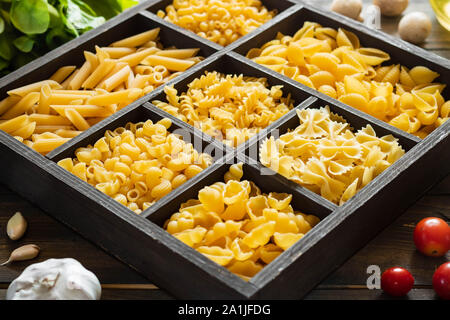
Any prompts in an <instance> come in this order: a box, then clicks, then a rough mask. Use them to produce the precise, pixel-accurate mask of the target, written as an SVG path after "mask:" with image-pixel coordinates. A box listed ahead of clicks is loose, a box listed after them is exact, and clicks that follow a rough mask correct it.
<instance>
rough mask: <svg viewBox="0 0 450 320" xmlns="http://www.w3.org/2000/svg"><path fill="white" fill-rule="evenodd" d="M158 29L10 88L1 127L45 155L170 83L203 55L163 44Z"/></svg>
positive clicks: (3, 103) (0, 106)
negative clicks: (34, 80)
mask: <svg viewBox="0 0 450 320" xmlns="http://www.w3.org/2000/svg"><path fill="white" fill-rule="evenodd" d="M158 34H159V28H155V29H151V30H149V31H145V32H143V33H140V34H137V35H134V36H131V37H128V38H125V39H122V40H119V41H116V42H114V43H112V44H111V45H110V46H109V47H98V46H96V53H95V54H94V53H92V52H88V51H85V52H84V56H85V59H86V61H85V62H84V63H83V65H82V66H81V67H80V68H76V67H75V66H64V67H61V68H59V69H58V70H57V71H56V72H55V73H54V74H53V75H52V76H51V77H50V79H49V80H44V81H39V82H36V83H32V84H29V85H26V86H23V87H21V88H17V89H14V90H10V91H8V95H9V96H8V97H7V98H5V99H3V100H2V101H0V130H3V131H5V132H6V133H9V134H11V135H13V136H14V137H15V138H16V139H18V140H19V141H22V142H24V143H25V144H26V145H27V146H29V147H31V148H33V149H34V150H36V151H37V152H40V153H42V154H47V153H48V152H50V151H52V150H53V149H54V148H56V147H58V146H60V145H62V144H63V143H65V142H66V141H68V139H70V138H73V137H75V136H77V135H78V134H79V133H80V132H82V131H84V130H86V129H88V128H89V127H91V126H92V125H94V124H96V123H97V122H99V121H101V120H102V119H104V118H106V117H108V116H110V115H111V114H113V113H114V112H116V111H118V110H120V109H122V108H124V107H125V106H127V105H128V104H130V103H131V102H133V101H135V100H137V99H138V98H140V97H142V96H144V95H145V94H147V93H149V92H150V91H152V90H153V89H154V88H156V87H158V86H160V85H162V84H164V83H166V82H167V81H169V80H170V79H172V78H173V77H175V76H177V75H179V74H180V72H182V71H184V70H186V69H188V68H190V67H191V66H193V65H194V64H196V63H197V62H199V61H201V60H202V59H203V58H202V57H200V56H197V53H198V50H199V49H195V48H193V49H176V48H174V47H169V48H165V49H164V48H163V46H162V44H161V43H160V42H159V40H158Z"/></svg>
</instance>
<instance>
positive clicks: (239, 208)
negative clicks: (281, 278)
mask: <svg viewBox="0 0 450 320" xmlns="http://www.w3.org/2000/svg"><path fill="white" fill-rule="evenodd" d="M242 176H243V169H242V163H239V164H234V165H232V166H230V169H229V171H228V172H227V173H226V174H225V183H223V182H216V183H214V184H213V185H211V186H207V187H204V188H203V189H201V190H200V191H199V193H198V199H191V200H188V201H187V202H185V203H183V204H182V205H181V207H180V209H179V211H178V212H177V213H175V214H173V215H172V216H171V217H170V218H169V219H168V220H167V221H166V223H165V225H164V228H165V229H166V230H167V231H168V232H169V233H170V234H172V235H173V236H174V237H176V238H177V239H179V240H180V241H182V242H184V243H185V244H187V245H188V246H190V247H192V248H195V249H196V250H197V251H199V252H200V253H202V254H204V255H205V256H206V257H208V258H210V259H211V260H212V261H214V262H216V263H217V264H219V265H221V266H224V267H226V268H227V269H228V270H230V271H231V272H233V273H235V274H237V275H238V276H240V277H241V278H243V279H244V280H246V281H248V280H250V278H251V277H253V276H254V275H255V274H256V273H258V272H259V271H260V270H261V269H262V268H263V267H264V266H265V265H267V264H269V263H270V262H272V261H273V260H274V259H275V258H276V257H278V256H279V255H280V254H281V253H282V252H283V251H285V250H287V249H288V248H289V247H291V246H292V245H293V244H294V243H296V242H297V241H298V240H300V239H301V238H302V237H303V236H304V235H305V233H307V232H308V231H309V230H310V229H311V228H312V227H314V226H315V225H316V224H317V223H318V222H319V218H317V217H316V216H313V215H307V214H304V213H302V212H300V211H296V210H294V209H293V208H292V206H291V205H290V202H291V200H292V195H291V194H287V193H276V192H270V193H269V194H265V193H262V192H261V190H260V189H259V188H258V187H257V186H256V185H255V184H254V183H253V182H251V181H247V180H243V181H240V180H241V178H242Z"/></svg>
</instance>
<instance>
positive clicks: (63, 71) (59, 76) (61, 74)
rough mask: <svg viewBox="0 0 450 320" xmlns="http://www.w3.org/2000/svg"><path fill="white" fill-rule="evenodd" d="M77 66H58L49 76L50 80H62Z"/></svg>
mask: <svg viewBox="0 0 450 320" xmlns="http://www.w3.org/2000/svg"><path fill="white" fill-rule="evenodd" d="M76 68H77V67H76V66H65V67H61V68H59V69H58V70H57V71H56V72H55V73H54V74H53V75H52V76H51V77H50V80H53V81H56V82H58V83H61V82H63V81H64V80H65V79H66V78H67V77H68V76H69V75H70V74H71V73H72V72H73V71H74V70H75V69H76Z"/></svg>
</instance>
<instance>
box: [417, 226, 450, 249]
mask: <svg viewBox="0 0 450 320" xmlns="http://www.w3.org/2000/svg"><path fill="white" fill-rule="evenodd" d="M413 238H414V243H415V245H416V248H417V250H419V251H420V252H422V253H423V254H425V255H427V256H430V257H442V256H443V255H445V253H446V252H447V251H448V250H449V249H450V226H449V225H448V224H447V222H445V221H444V220H442V219H440V218H434V217H430V218H425V219H423V220H421V221H420V222H419V223H418V224H417V225H416V228H415V229H414V236H413Z"/></svg>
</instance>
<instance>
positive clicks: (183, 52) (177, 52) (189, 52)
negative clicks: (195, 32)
mask: <svg viewBox="0 0 450 320" xmlns="http://www.w3.org/2000/svg"><path fill="white" fill-rule="evenodd" d="M199 50H200V49H172V50H161V51H158V52H156V53H155V55H157V56H163V57H169V58H175V59H187V58H191V57H193V56H195V55H197V53H198V51H199Z"/></svg>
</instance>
